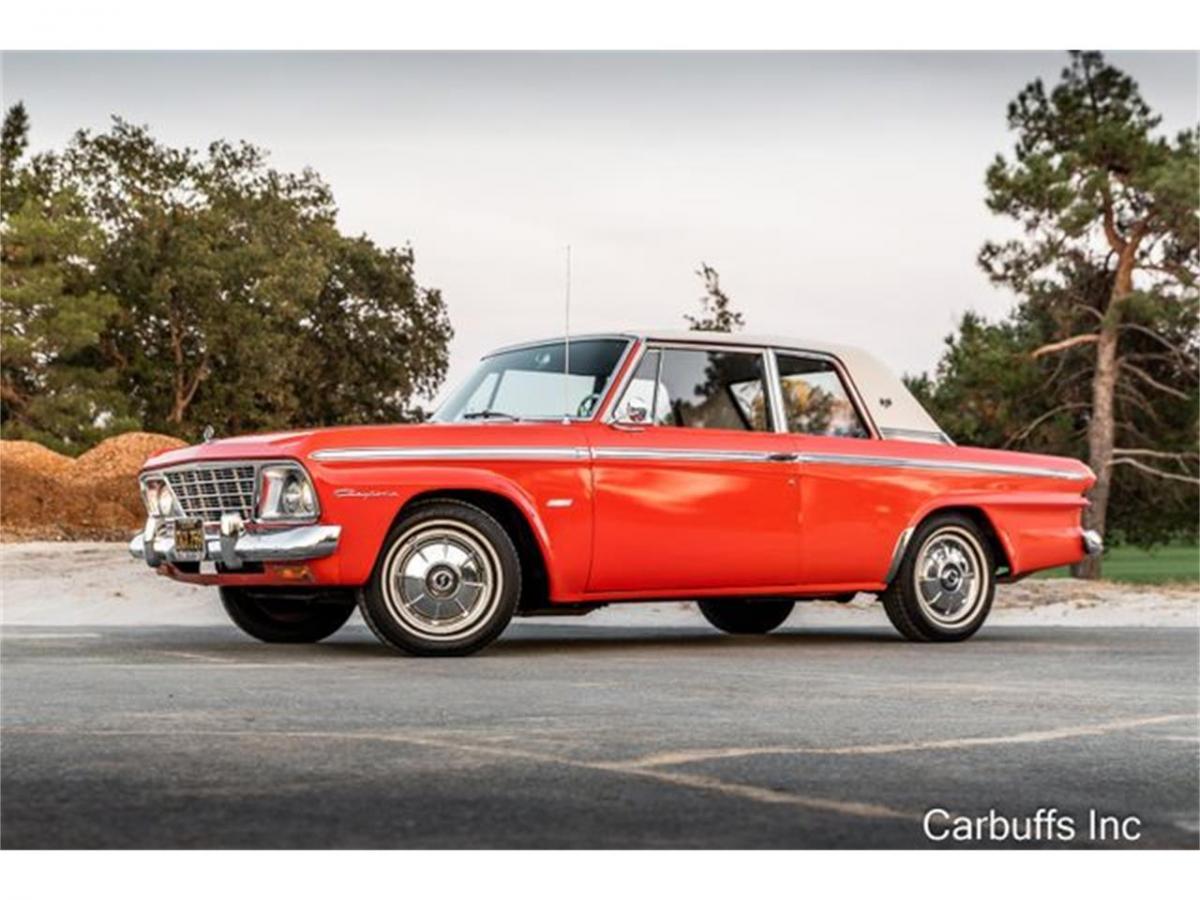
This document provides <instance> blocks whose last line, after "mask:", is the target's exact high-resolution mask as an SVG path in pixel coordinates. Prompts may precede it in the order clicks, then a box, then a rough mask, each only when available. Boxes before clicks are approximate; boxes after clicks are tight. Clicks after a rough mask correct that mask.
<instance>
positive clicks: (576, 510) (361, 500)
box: [309, 461, 591, 597]
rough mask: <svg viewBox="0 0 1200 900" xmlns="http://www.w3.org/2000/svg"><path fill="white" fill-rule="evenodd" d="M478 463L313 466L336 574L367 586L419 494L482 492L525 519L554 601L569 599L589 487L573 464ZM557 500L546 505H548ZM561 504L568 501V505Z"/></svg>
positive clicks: (581, 577) (583, 538)
mask: <svg viewBox="0 0 1200 900" xmlns="http://www.w3.org/2000/svg"><path fill="white" fill-rule="evenodd" d="M506 465H508V466H509V467H512V468H514V469H515V471H502V470H499V469H498V468H491V467H488V466H480V465H475V464H472V465H457V464H428V465H424V464H423V465H414V464H411V463H404V464H398V463H395V462H388V461H368V462H363V461H358V462H336V463H313V464H312V465H311V466H310V470H309V471H310V472H311V473H312V475H313V480H314V482H315V483H316V489H317V493H318V496H319V498H320V502H321V510H322V521H328V522H330V523H333V524H339V525H341V526H342V529H343V532H342V542H341V548H340V549H339V561H340V563H341V575H342V577H343V578H344V579H345V580H346V581H347V583H353V584H365V583H366V581H367V580H368V579H369V578H370V576H371V572H372V570H373V569H374V566H375V561H376V560H377V559H378V557H379V553H380V551H381V549H382V548H383V542H384V540H385V538H386V537H387V534H388V531H389V530H390V529H391V527H392V524H393V523H394V522H395V520H396V517H397V516H398V515H399V514H400V512H401V510H403V508H404V507H405V505H406V504H408V503H410V502H412V501H413V500H414V499H416V498H419V497H420V496H422V495H428V494H433V493H442V492H459V491H481V492H485V493H488V494H492V495H495V496H497V497H501V498H503V499H505V500H507V501H509V502H510V503H511V504H512V505H513V506H515V507H516V508H517V510H518V511H519V512H520V513H521V515H523V516H524V517H525V520H526V522H527V523H528V524H529V527H530V530H531V531H532V533H533V536H534V539H535V540H536V541H537V544H538V547H539V549H540V550H541V552H542V556H543V559H545V561H546V570H547V575H548V577H549V580H550V590H551V596H554V597H573V596H575V595H577V594H578V593H579V592H580V591H582V588H583V585H584V584H585V583H586V579H587V567H588V565H589V562H590V559H589V556H590V548H591V484H590V479H589V477H588V473H587V470H586V468H585V467H582V466H579V465H577V464H573V463H568V462H564V463H555V462H549V463H548V462H545V461H542V462H539V463H537V465H536V466H533V465H530V464H528V463H527V464H523V465H515V464H511V463H509V464H506ZM552 500H553V501H557V502H556V503H549V501H552ZM563 501H570V502H569V503H568V504H567V505H566V506H562V505H560V504H561V503H562V502H563Z"/></svg>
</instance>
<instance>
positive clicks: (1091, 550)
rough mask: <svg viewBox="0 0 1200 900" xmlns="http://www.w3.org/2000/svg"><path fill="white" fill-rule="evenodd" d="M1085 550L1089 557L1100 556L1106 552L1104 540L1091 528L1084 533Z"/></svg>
mask: <svg viewBox="0 0 1200 900" xmlns="http://www.w3.org/2000/svg"><path fill="white" fill-rule="evenodd" d="M1083 549H1084V552H1085V553H1087V555H1088V556H1099V555H1100V554H1101V553H1103V552H1104V539H1103V538H1102V537H1100V533H1099V532H1097V531H1092V530H1091V529H1090V528H1088V529H1085V530H1084V532H1083Z"/></svg>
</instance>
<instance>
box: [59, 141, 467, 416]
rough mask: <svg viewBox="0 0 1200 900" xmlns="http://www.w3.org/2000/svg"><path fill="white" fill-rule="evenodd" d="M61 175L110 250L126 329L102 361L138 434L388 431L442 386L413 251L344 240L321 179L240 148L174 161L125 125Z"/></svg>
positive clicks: (117, 328)
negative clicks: (120, 388) (353, 425)
mask: <svg viewBox="0 0 1200 900" xmlns="http://www.w3.org/2000/svg"><path fill="white" fill-rule="evenodd" d="M63 166H64V170H65V172H66V173H67V176H66V177H68V178H69V180H70V181H71V182H72V183H73V184H75V185H76V186H77V189H78V191H79V193H80V195H81V196H83V197H84V198H85V199H86V202H87V208H88V212H89V214H90V216H91V217H92V218H93V219H94V220H95V221H96V222H98V223H99V224H100V226H101V227H102V229H103V231H104V233H105V235H106V236H107V237H108V240H107V244H106V247H105V252H104V254H103V256H102V258H101V260H100V262H99V265H98V267H97V278H98V280H99V282H100V283H101V284H102V285H103V286H104V289H105V290H106V291H108V292H109V293H111V294H112V295H114V296H116V297H118V298H119V299H120V314H119V316H118V317H117V318H116V320H115V324H114V326H113V327H112V328H111V329H110V331H109V333H108V335H107V338H106V341H105V344H104V349H105V351H106V353H107V354H108V356H109V359H110V360H111V364H112V365H113V366H114V367H115V368H116V369H117V370H118V371H119V372H120V373H121V382H122V384H123V385H124V386H125V387H126V390H127V391H128V394H129V396H130V397H131V398H132V399H133V401H134V403H135V404H136V405H137V408H138V410H139V412H140V415H141V417H142V420H143V422H144V423H145V425H146V427H148V428H151V429H154V430H161V431H167V432H170V433H173V434H179V435H182V436H185V437H195V436H196V435H198V434H199V432H200V431H201V429H202V428H203V427H204V425H205V424H213V425H214V426H216V427H217V428H218V430H219V431H220V432H221V433H232V432H238V431H246V430H262V429H270V428H279V427H292V426H295V425H301V424H304V425H320V424H335V423H337V422H339V421H364V420H375V421H378V420H386V419H387V418H389V417H391V416H395V415H399V413H398V411H403V412H404V413H405V414H411V411H412V410H411V407H412V401H413V397H412V392H413V391H416V392H426V393H432V391H433V390H434V389H435V388H436V386H437V384H438V383H439V382H440V380H441V378H442V377H443V375H444V372H445V364H446V343H447V341H448V340H449V336H450V330H449V325H448V323H447V322H446V317H445V307H444V304H443V303H442V301H441V298H440V295H439V294H438V293H437V292H436V291H423V290H421V289H420V288H418V287H417V286H416V284H415V281H414V280H413V277H412V255H411V253H409V252H405V253H400V252H398V251H384V250H380V249H379V248H376V247H375V246H374V245H373V244H371V243H370V242H369V241H365V240H363V239H354V240H351V239H348V238H345V237H343V236H342V235H341V234H339V233H338V231H337V229H336V227H335V216H336V207H335V205H334V202H333V197H332V194H331V192H330V190H329V188H328V187H327V186H326V185H325V183H324V182H323V181H321V179H320V178H319V177H318V176H317V175H316V174H315V173H314V172H312V171H310V170H304V171H302V172H300V173H299V174H292V173H284V172H279V171H277V170H275V169H273V168H271V167H269V166H268V165H267V162H266V156H265V154H264V152H263V151H262V150H260V149H258V148H256V147H253V146H251V145H248V144H245V143H241V144H232V143H229V142H224V141H217V142H214V143H213V144H211V145H210V146H209V147H208V148H207V150H206V151H205V152H203V153H201V152H198V151H195V150H192V149H189V148H182V149H180V148H173V147H169V146H166V145H164V144H162V143H160V142H158V141H156V140H155V139H154V138H153V137H152V135H151V134H150V133H149V131H148V129H146V128H145V127H139V126H133V125H131V124H129V123H127V122H124V121H122V120H120V119H116V120H114V124H113V127H112V128H111V129H110V131H108V132H106V133H104V134H91V133H88V132H80V133H79V134H77V135H76V137H75V138H74V140H73V141H72V142H71V145H70V146H69V147H68V148H67V150H66V152H65V153H64V155H63ZM318 335H319V336H318ZM347 335H354V338H355V340H354V341H353V342H351V341H349V340H347V339H346V336H347ZM401 346H403V347H405V348H406V349H407V351H408V352H406V353H403V354H398V355H395V356H392V357H391V359H390V360H387V359H384V358H383V354H393V353H397V349H398V348H399V347H401ZM414 348H415V349H414ZM388 362H390V365H388V364H387V363H388Z"/></svg>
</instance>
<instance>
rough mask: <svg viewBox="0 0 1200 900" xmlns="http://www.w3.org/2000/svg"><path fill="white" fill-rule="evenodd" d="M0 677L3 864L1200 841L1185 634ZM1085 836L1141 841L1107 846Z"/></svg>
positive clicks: (685, 635) (559, 650)
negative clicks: (432, 851) (222, 851)
mask: <svg viewBox="0 0 1200 900" xmlns="http://www.w3.org/2000/svg"><path fill="white" fill-rule="evenodd" d="M0 653H2V656H0V674H2V684H0V706H2V714H3V717H2V725H3V731H2V735H0V737H2V742H0V828H2V831H0V840H2V842H3V846H4V847H6V848H16V847H464V848H465V847H585V848H586V847H750V848H754V847H764V848H765V847H785V848H803V847H927V846H947V845H951V844H955V843H956V842H954V841H952V840H946V841H942V842H932V841H930V840H929V838H928V837H927V836H926V833H925V830H924V826H923V821H924V817H925V815H926V813H927V812H928V811H929V810H930V809H935V808H941V809H944V810H946V811H947V813H948V815H949V816H957V815H971V816H977V815H987V814H988V812H989V810H991V809H995V810H996V812H997V814H998V815H1000V816H1005V817H1010V818H1011V817H1016V818H1017V819H1018V820H1021V819H1023V818H1025V817H1033V816H1034V815H1035V814H1036V812H1037V810H1038V809H1039V808H1055V809H1057V810H1059V811H1060V814H1066V815H1070V816H1072V817H1074V819H1075V820H1076V821H1077V823H1078V824H1079V826H1080V827H1079V828H1078V832H1079V833H1078V834H1077V835H1076V836H1075V838H1074V839H1073V840H1070V841H1057V840H1052V839H1051V840H1046V841H1043V842H1042V843H1044V844H1046V845H1048V846H1072V847H1081V846H1095V845H1105V846H1121V845H1124V846H1139V847H1191V848H1195V847H1196V846H1197V841H1198V817H1200V813H1198V808H1197V805H1198V800H1197V798H1198V791H1200V786H1198V777H1197V767H1198V754H1200V739H1198V733H1197V711H1198V710H1197V707H1198V700H1197V679H1198V672H1197V665H1198V653H1197V632H1196V630H1194V629H1190V628H1144V629H1124V628H1094V629H1093V628H1054V627H1027V628H1019V627H996V626H992V627H988V628H985V629H984V631H983V632H982V633H981V634H980V635H978V636H977V637H976V638H975V639H974V640H971V641H969V642H967V643H964V644H959V645H950V646H928V645H912V644H907V643H904V642H902V641H900V640H898V639H897V638H896V637H895V636H894V635H893V634H892V633H891V632H890V631H889V630H888V629H886V628H883V627H841V628H838V629H836V630H814V629H811V628H805V629H799V628H787V627H785V629H784V630H783V631H782V632H780V633H778V634H776V635H772V636H769V637H765V638H734V637H728V636H724V635H720V634H718V633H715V632H713V631H711V630H707V629H705V628H703V627H679V626H672V627H659V628H639V627H630V626H625V627H597V626H594V625H588V624H586V620H583V621H580V622H579V623H577V624H563V623H560V622H555V623H549V624H543V623H541V622H537V621H525V622H519V623H516V624H514V626H512V627H511V628H510V630H509V632H508V634H507V635H506V636H505V637H504V638H503V639H502V640H501V641H500V642H498V643H497V644H495V645H494V646H493V647H492V648H490V649H489V650H488V651H487V652H485V653H484V654H482V655H479V656H475V657H470V658H465V659H414V658H407V657H403V656H397V655H394V654H392V653H391V652H389V651H388V650H386V649H384V648H383V647H381V646H380V645H379V644H378V643H377V642H376V641H375V640H374V638H373V637H372V636H371V635H370V634H369V633H368V632H367V631H366V629H365V628H364V627H363V626H362V625H361V624H360V623H359V622H358V620H357V617H356V618H355V619H354V620H352V624H351V625H349V626H347V627H346V628H345V629H344V630H343V631H342V632H340V633H339V634H338V635H337V636H336V637H335V638H333V639H331V640H329V641H327V642H325V643H322V644H319V645H313V646H269V645H264V644H259V643H256V642H254V641H252V640H250V639H248V638H246V637H244V636H242V635H241V634H240V633H239V632H237V631H236V630H234V629H233V628H232V626H229V627H225V626H203V627H200V626H191V627H111V626H100V627H89V628H82V627H77V628H69V627H29V626H26V627H6V628H5V629H4V632H3V644H2V646H0ZM1092 810H1096V811H1097V812H1098V813H1099V814H1102V815H1109V816H1116V817H1119V818H1120V820H1121V821H1126V820H1128V817H1129V816H1136V817H1137V819H1136V821H1137V824H1138V827H1137V828H1134V829H1130V833H1132V831H1136V832H1137V834H1138V835H1139V836H1138V839H1137V840H1136V841H1111V840H1104V841H1101V840H1099V839H1096V838H1093V837H1092V836H1090V835H1089V834H1088V832H1087V829H1086V827H1084V823H1086V822H1087V819H1088V816H1089V814H1090V811H1092ZM949 821H950V820H949V819H948V818H945V817H943V818H941V819H938V818H935V819H934V820H933V822H934V825H935V826H937V825H938V824H939V823H941V824H945V823H948V822H949ZM936 830H939V829H937V828H936V827H935V831H936ZM940 830H941V831H944V830H945V829H944V828H942V829H940ZM964 845H968V846H1018V844H1017V843H1015V842H1013V841H1011V840H1010V841H1009V842H1008V843H1007V844H994V843H991V842H989V841H986V840H985V841H982V842H978V841H976V842H973V843H972V842H965V843H964ZM1020 845H1021V846H1027V845H1028V844H1020Z"/></svg>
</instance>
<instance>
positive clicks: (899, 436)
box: [881, 428, 954, 447]
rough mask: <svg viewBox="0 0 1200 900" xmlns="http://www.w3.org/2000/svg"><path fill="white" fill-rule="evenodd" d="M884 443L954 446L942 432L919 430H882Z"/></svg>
mask: <svg viewBox="0 0 1200 900" xmlns="http://www.w3.org/2000/svg"><path fill="white" fill-rule="evenodd" d="M881 431H882V434H883V439H884V440H885V441H915V442H917V443H922V444H944V445H946V446H948V447H953V446H954V441H952V440H950V436H949V435H948V434H946V432H944V431H925V430H923V429H920V428H883V429H881Z"/></svg>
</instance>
